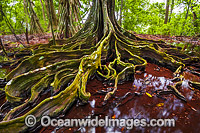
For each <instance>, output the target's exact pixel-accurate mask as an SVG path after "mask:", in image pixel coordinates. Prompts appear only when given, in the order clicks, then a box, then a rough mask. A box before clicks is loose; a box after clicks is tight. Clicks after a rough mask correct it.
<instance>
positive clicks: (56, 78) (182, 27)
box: [0, 0, 200, 132]
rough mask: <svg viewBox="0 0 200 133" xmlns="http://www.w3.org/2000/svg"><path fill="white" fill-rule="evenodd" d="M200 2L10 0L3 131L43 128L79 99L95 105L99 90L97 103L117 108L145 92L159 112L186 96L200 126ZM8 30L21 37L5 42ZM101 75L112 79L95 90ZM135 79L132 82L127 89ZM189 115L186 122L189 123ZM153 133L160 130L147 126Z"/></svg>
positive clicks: (5, 9) (4, 0) (1, 84)
mask: <svg viewBox="0 0 200 133" xmlns="http://www.w3.org/2000/svg"><path fill="white" fill-rule="evenodd" d="M199 9H200V3H199V1H198V0H166V1H163V2H153V1H151V0H150V1H149V0H1V1H0V15H1V16H0V20H1V21H0V35H1V36H0V37H1V38H0V44H1V45H0V47H1V50H0V52H1V53H0V54H1V55H0V61H1V63H0V70H1V77H0V78H1V79H0V88H1V90H0V97H1V107H0V118H1V122H0V132H9V131H18V132H25V131H38V130H41V128H42V127H41V125H40V120H41V118H42V116H45V115H48V116H50V117H51V118H61V117H64V116H66V115H67V114H70V113H71V112H72V109H73V108H75V104H76V105H77V106H83V107H84V106H88V105H89V103H90V102H91V98H93V97H94V96H95V95H100V96H99V98H100V99H101V100H100V102H99V103H98V102H97V101H98V100H97V99H98V98H97V97H95V98H97V99H96V103H98V104H99V106H98V107H95V108H97V109H99V108H101V109H105V110H106V109H107V108H109V109H110V108H112V109H116V108H118V106H119V105H121V106H122V107H123V105H124V104H126V102H128V104H130V103H132V104H133V103H134V102H133V101H137V100H136V99H137V97H138V98H140V97H143V99H140V100H141V101H137V103H134V105H136V104H138V103H141V105H138V106H141V107H143V106H144V107H145V108H146V107H149V108H150V107H151V109H152V110H153V109H157V111H158V113H157V114H159V112H164V111H163V110H164V109H168V108H170V110H172V109H171V105H172V106H173V108H175V109H173V110H174V111H175V112H174V113H177V112H178V111H177V110H176V106H177V103H176V104H175V102H176V101H177V100H178V102H179V104H180V108H181V107H182V106H184V109H185V110H186V111H185V112H187V114H185V113H183V114H184V117H185V120H186V122H187V118H188V119H190V120H188V121H189V122H192V121H194V122H193V125H194V126H193V127H191V128H192V129H190V131H198V129H199V126H198V123H199V119H198V117H199V116H200V107H199V102H200V92H199V91H200V52H199V51H200V43H199V42H200V38H199V36H200V10H199ZM45 34H49V35H50V37H49V40H48V42H47V43H40V42H39V40H35V42H36V44H34V45H31V44H30V42H29V41H30V35H39V36H43V35H45ZM9 35H12V37H13V38H15V42H9V40H6V39H5V37H6V36H9ZM23 35H24V36H25V37H24V39H22V36H23ZM177 37H182V38H183V39H182V40H181V41H179V40H178V39H177ZM173 38H175V39H173ZM37 41H38V42H37ZM13 44H16V45H15V46H14V45H13ZM154 67H155V68H154ZM1 68H2V69H1ZM150 69H151V71H150ZM4 70H5V71H6V72H5V71H4ZM152 75H156V76H155V77H158V79H160V82H159V83H158V84H154V82H155V81H153V80H155V79H154V78H155V77H154V78H153V76H152ZM140 76H142V77H140ZM160 77H162V78H160ZM162 79H164V80H165V81H164V82H165V83H163V82H162V81H163V80H162ZM94 81H95V82H96V84H97V83H99V82H100V83H99V84H103V86H102V87H99V88H96V89H95V93H94V92H93V91H94V89H93V90H92V89H91V88H95V87H97V86H98V85H96V86H92V87H91V86H90V82H94ZM126 83H132V86H131V89H129V90H126V89H127V87H124V88H125V89H124V90H122V89H121V88H123V85H124V84H126ZM162 84H163V85H164V86H162ZM120 85H121V86H120ZM88 86H90V87H88ZM119 86H120V87H119ZM124 86H125V85H124ZM158 86H159V87H158ZM124 92H126V93H124ZM121 94H123V95H121ZM119 95H120V96H119ZM163 95H164V96H163ZM127 98H129V100H127ZM148 98H149V99H148ZM152 99H153V100H152ZM124 100H125V101H126V102H124ZM142 101H143V102H145V103H148V102H150V103H149V104H147V105H146V104H145V103H143V102H142ZM155 101H157V102H155ZM122 103H123V104H122ZM168 103H170V104H171V105H169V104H168ZM111 105H112V106H111ZM149 108H148V109H149ZM79 109H80V108H79ZM109 109H107V111H108V110H109ZM148 109H146V111H148ZM76 110H77V111H79V110H78V109H76ZM144 110H145V109H144ZM144 110H141V111H140V112H138V113H137V114H134V116H138V115H140V114H144V113H145V111H144ZM93 111H94V110H93ZM79 112H80V111H79ZM84 112H85V113H87V111H86V110H85V111H82V114H84ZM103 112H104V111H103ZM105 112H106V111H105ZM136 112H137V111H136ZM150 112H151V111H149V113H150ZM155 112H156V111H155ZM180 112H181V111H180ZM191 112H192V114H190V113H191ZM101 113H102V112H101ZM174 113H171V116H170V117H171V118H174V119H175V116H176V115H178V114H175V115H172V114H174ZM150 114H153V112H151V113H150ZM162 114H163V113H162ZM165 114H166V113H165ZM165 114H164V115H163V116H165ZM28 115H34V116H35V117H36V121H37V124H36V125H34V126H33V127H28V126H27V125H26V124H25V119H26V117H27V116H28ZM86 115H89V114H86ZM95 115H97V116H99V114H98V113H96V114H95ZM95 115H94V114H93V115H92V116H95ZM104 115H107V114H104ZM154 115H155V114H154ZM181 115H182V114H180V116H181ZM141 117H142V115H141ZM146 117H147V116H146ZM156 117H157V118H159V116H156ZM186 117H187V118H186ZM112 118H116V114H114V115H113V116H112ZM165 118H167V117H166V116H165ZM178 118H179V117H178ZM193 118H194V119H193ZM180 119H182V116H181V117H180V118H179V119H178V120H179V121H178V122H177V123H178V125H179V126H177V128H180V127H181V126H180V125H181V124H183V125H184V124H185V125H186V126H185V127H187V126H188V125H187V124H186V123H182V122H181V121H180ZM192 119H193V120H192ZM185 127H184V126H182V127H181V128H180V129H179V130H181V131H184V128H185ZM59 128H60V127H59ZM188 129H189V128H188ZM68 130H71V128H70V129H69V128H68ZM120 130H121V131H124V130H127V129H124V128H123V127H120ZM133 130H134V131H135V130H136V131H138V130H141V129H140V128H139V129H137V128H136V129H133ZM149 130H151V131H160V130H161V129H156V130H153V129H144V130H142V131H149ZM177 130H178V129H177ZM177 130H176V128H173V129H171V130H170V131H177ZM179 130H178V131H179ZM109 131H110V130H109ZM112 131H118V129H113V130H112ZM127 131H128V130H127ZM162 131H168V130H165V129H162ZM83 132H84V131H83Z"/></svg>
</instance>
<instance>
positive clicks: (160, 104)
mask: <svg viewBox="0 0 200 133" xmlns="http://www.w3.org/2000/svg"><path fill="white" fill-rule="evenodd" d="M156 106H157V107H161V106H164V103H158V104H156Z"/></svg>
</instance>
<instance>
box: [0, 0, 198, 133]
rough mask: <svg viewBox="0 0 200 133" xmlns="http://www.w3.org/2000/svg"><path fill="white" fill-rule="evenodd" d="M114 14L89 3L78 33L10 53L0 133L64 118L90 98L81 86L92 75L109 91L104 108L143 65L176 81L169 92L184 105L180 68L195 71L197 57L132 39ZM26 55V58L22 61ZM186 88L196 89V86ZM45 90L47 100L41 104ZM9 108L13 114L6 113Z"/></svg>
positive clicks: (109, 1)
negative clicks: (108, 86) (12, 59)
mask: <svg viewBox="0 0 200 133" xmlns="http://www.w3.org/2000/svg"><path fill="white" fill-rule="evenodd" d="M114 9H115V0H93V6H92V7H91V10H90V14H89V15H88V18H87V20H86V22H85V24H84V26H83V28H82V29H81V30H79V31H78V32H77V33H76V34H75V35H74V36H72V37H70V38H68V39H65V40H56V45H53V41H50V42H49V43H48V44H38V45H34V46H32V47H27V48H25V49H22V50H20V51H18V52H16V53H15V58H16V59H17V60H16V61H15V62H14V63H13V64H11V66H13V67H14V66H16V67H15V68H14V69H13V70H12V71H11V72H10V73H9V74H8V75H7V76H6V79H5V81H7V82H8V83H7V84H6V86H5V87H4V88H3V90H2V92H1V93H5V95H6V99H7V102H6V103H5V104H4V105H2V106H1V113H2V115H3V121H2V122H1V123H0V131H2V132H6V131H26V130H29V128H28V127H27V126H26V125H25V123H24V121H25V118H26V116H28V115H30V114H31V115H34V116H35V117H36V120H37V122H38V123H39V121H40V119H41V117H42V116H44V115H48V116H50V117H58V116H60V115H63V114H65V112H66V111H67V110H68V109H69V108H70V106H71V105H72V104H73V103H74V101H75V100H77V99H79V100H81V101H82V102H84V103H87V100H88V99H89V97H90V95H91V94H90V93H89V92H87V91H86V84H87V81H88V79H89V78H90V77H91V76H93V75H95V76H96V77H97V78H98V79H99V80H102V81H104V82H105V81H106V82H107V83H108V84H113V90H112V91H110V92H108V93H107V94H106V95H105V97H104V102H105V103H106V101H108V100H109V98H110V97H111V96H113V95H115V93H117V92H116V90H117V85H118V84H121V83H123V82H124V81H127V80H134V75H135V72H136V71H145V66H146V64H147V62H153V63H156V64H158V65H160V66H164V67H166V68H168V69H170V70H172V71H173V72H174V77H175V78H180V80H179V82H177V83H176V84H175V85H174V86H171V87H170V89H171V90H172V91H173V92H174V93H175V94H176V95H177V96H178V97H179V98H181V99H182V100H183V101H185V102H187V101H186V100H185V98H184V96H183V95H182V94H181V93H180V92H179V91H178V90H177V88H176V87H177V86H179V85H181V83H182V80H181V78H182V77H180V73H181V72H182V71H183V70H184V68H185V67H187V66H188V65H189V64H191V63H193V64H196V65H197V67H199V66H198V62H199V57H200V55H199V53H197V52H187V51H183V50H182V49H180V48H177V47H175V46H172V45H169V44H166V43H164V41H162V40H159V41H155V40H147V39H143V38H140V37H137V36H136V35H134V34H133V33H131V32H128V31H127V30H125V29H123V28H122V27H121V26H120V25H118V23H117V21H116V19H115V11H114ZM27 52H30V53H31V55H30V56H22V55H24V53H27ZM196 74H198V73H197V72H196ZM190 84H191V85H193V86H194V87H196V88H199V86H200V84H199V83H197V82H192V81H191V82H190ZM48 89H51V96H50V97H46V98H45V99H43V100H41V94H42V93H44V92H45V90H48ZM8 106H9V107H11V108H12V110H9V112H7V113H6V111H5V110H6V108H7V107H8ZM24 110H26V111H24ZM27 110H28V111H27ZM33 128H35V127H33Z"/></svg>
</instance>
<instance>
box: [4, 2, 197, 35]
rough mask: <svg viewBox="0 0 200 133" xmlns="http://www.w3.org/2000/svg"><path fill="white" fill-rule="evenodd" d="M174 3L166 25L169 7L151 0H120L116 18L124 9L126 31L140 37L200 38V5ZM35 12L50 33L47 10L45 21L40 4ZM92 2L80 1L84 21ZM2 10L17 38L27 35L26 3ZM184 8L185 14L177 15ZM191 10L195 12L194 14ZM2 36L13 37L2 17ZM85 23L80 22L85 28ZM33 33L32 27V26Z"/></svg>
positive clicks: (35, 6) (15, 3)
mask: <svg viewBox="0 0 200 133" xmlns="http://www.w3.org/2000/svg"><path fill="white" fill-rule="evenodd" d="M189 1H190V0H174V10H175V9H176V12H175V11H174V10H173V11H172V14H171V12H169V18H170V21H168V23H167V24H164V19H165V3H159V2H156V3H152V2H151V0H123V5H121V0H116V7H115V10H116V17H117V19H118V20H119V18H120V17H119V16H120V9H121V6H123V8H122V27H124V28H126V29H128V30H132V31H135V32H137V33H146V34H162V35H187V36H193V35H197V34H200V10H199V9H200V2H198V0H191V4H190V5H189ZM32 2H33V8H34V10H35V12H36V14H37V16H38V18H39V20H40V23H41V26H42V28H43V29H45V31H46V32H47V31H49V24H48V16H47V12H46V9H45V6H44V11H45V17H46V18H45V19H46V20H44V17H43V12H42V5H41V2H40V0H32ZM42 2H43V5H45V2H44V0H42ZM53 2H54V8H55V11H56V13H57V17H58V10H59V5H60V4H61V3H60V1H59V0H54V1H53ZM90 2H91V0H80V3H81V9H80V15H81V18H84V19H86V17H87V15H88V12H89V9H90V8H91V7H90ZM188 5H189V7H190V8H189V12H188V16H187V19H185V18H186V14H187V8H188ZM0 6H2V9H3V12H4V13H5V14H6V16H7V18H8V20H9V22H10V23H11V24H12V26H13V28H14V29H15V32H16V33H17V34H22V33H24V32H25V27H26V18H25V12H24V5H23V0H2V1H0ZM172 6H173V5H172V0H171V1H170V10H171V7H172ZM180 7H182V8H181V10H180V11H179V12H177V9H179V8H180ZM191 7H192V8H193V10H191ZM193 12H194V13H195V14H196V17H197V19H196V20H194V16H193ZM0 20H1V21H0V35H2V34H11V32H10V29H9V28H8V26H7V24H6V21H5V18H4V17H2V15H1V17H0ZM30 21H31V20H30V17H29V16H28V22H29V25H30ZM83 22H84V21H80V22H77V25H78V24H82V23H83ZM29 30H30V26H29Z"/></svg>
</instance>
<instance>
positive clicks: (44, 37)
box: [0, 33, 200, 47]
mask: <svg viewBox="0 0 200 133" xmlns="http://www.w3.org/2000/svg"><path fill="white" fill-rule="evenodd" d="M135 35H136V36H139V37H141V38H145V39H153V40H164V41H165V42H168V43H183V44H184V43H185V44H187V43H190V44H192V45H199V46H200V37H190V36H168V35H148V34H135ZM17 36H18V37H19V38H20V40H21V41H22V43H23V44H25V45H34V44H39V43H48V42H49V40H50V39H51V38H52V35H51V33H43V34H33V35H29V36H28V40H29V44H27V41H26V37H25V34H20V35H17ZM0 38H1V39H2V40H3V42H4V45H5V46H6V47H7V46H8V47H18V45H19V44H20V43H19V42H17V40H16V38H15V37H14V35H1V36H0Z"/></svg>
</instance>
